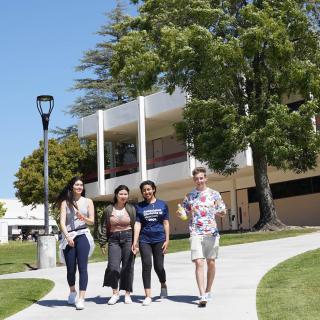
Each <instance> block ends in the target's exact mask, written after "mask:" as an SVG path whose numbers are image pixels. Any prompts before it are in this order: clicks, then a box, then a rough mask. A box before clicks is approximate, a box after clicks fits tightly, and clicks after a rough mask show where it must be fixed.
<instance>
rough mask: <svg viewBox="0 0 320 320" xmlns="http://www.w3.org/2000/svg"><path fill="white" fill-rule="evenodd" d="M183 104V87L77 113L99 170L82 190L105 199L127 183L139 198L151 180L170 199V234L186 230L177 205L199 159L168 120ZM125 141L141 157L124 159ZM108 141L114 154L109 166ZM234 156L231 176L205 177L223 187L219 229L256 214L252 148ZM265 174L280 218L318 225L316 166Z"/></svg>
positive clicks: (248, 222) (250, 222)
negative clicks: (236, 167)
mask: <svg viewBox="0 0 320 320" xmlns="http://www.w3.org/2000/svg"><path fill="white" fill-rule="evenodd" d="M288 102H289V103H291V102H293V103H292V106H293V107H296V104H299V101H294V100H293V101H288ZM185 104H186V96H185V94H184V93H183V92H180V91H175V92H174V93H173V94H172V95H169V94H167V93H164V92H159V93H156V94H152V95H149V96H146V97H139V98H138V99H137V100H134V101H132V102H129V103H126V104H123V105H120V106H118V107H115V108H112V109H108V110H99V111H97V112H96V114H93V115H90V116H87V117H84V118H82V119H80V121H79V124H78V129H79V130H78V134H79V138H84V139H96V140H97V156H98V157H97V158H98V163H97V172H96V173H92V174H91V175H88V177H87V178H86V185H85V187H86V192H87V196H89V197H91V198H92V199H94V200H100V201H101V200H110V199H112V197H113V190H114V189H115V188H116V187H117V186H118V185H119V184H125V185H127V186H128V187H129V189H130V190H131V192H130V195H131V196H132V197H133V198H139V199H141V197H140V191H139V184H140V182H141V181H143V180H146V179H150V180H153V181H154V182H155V183H156V185H157V197H158V198H160V199H163V200H165V201H167V203H168V206H169V209H170V213H171V232H172V233H185V232H187V227H186V224H185V223H184V222H182V221H180V220H179V219H177V217H176V216H175V211H176V207H177V204H178V203H179V202H181V200H182V198H183V197H184V195H185V194H186V193H187V192H188V191H190V190H191V189H192V187H193V182H192V179H191V172H192V170H193V168H194V167H195V166H198V165H202V164H201V163H200V162H199V161H197V160H196V159H194V158H193V157H190V156H189V155H188V154H187V153H186V151H185V146H184V145H183V144H182V143H181V142H178V141H177V139H176V136H175V130H174V127H173V124H174V123H175V122H178V121H180V120H181V118H182V110H183V107H184V106H185ZM124 143H125V144H127V146H128V147H130V146H131V149H132V150H134V146H136V158H137V159H138V162H133V161H134V160H132V161H131V162H129V163H128V162H127V163H125V162H121V152H123V148H122V149H121V148H120V149H121V150H120V151H119V147H121V144H124ZM105 145H108V147H109V151H110V152H111V154H112V156H111V159H110V161H109V162H110V166H108V167H106V165H105V163H106V162H105V155H104V150H105V148H104V146H105ZM122 146H123V145H122ZM119 159H120V160H119ZM236 162H237V164H238V165H239V170H238V171H237V172H236V173H235V174H233V175H231V176H229V177H224V176H221V175H218V174H216V173H214V172H211V171H209V175H208V178H209V183H208V185H209V186H210V187H212V188H214V189H216V190H218V191H220V192H221V193H222V196H223V198H224V200H225V202H226V204H227V206H228V208H229V215H227V216H226V217H225V218H223V219H220V220H219V221H218V222H219V227H220V229H222V230H229V229H234V230H236V229H250V228H252V227H253V226H254V224H255V223H256V222H257V220H258V217H259V205H258V203H257V199H256V197H255V193H254V187H255V183H254V178H253V167H252V156H251V151H250V149H248V150H246V151H245V152H243V153H240V154H239V155H238V156H237V159H236ZM269 180H270V183H271V185H272V189H273V193H274V198H275V204H276V208H277V211H278V215H279V217H280V219H282V221H283V222H284V223H286V224H289V225H320V214H319V213H318V212H319V209H318V208H319V207H320V194H319V193H320V170H319V168H317V169H316V170H314V171H309V172H307V173H304V174H299V175H297V174H294V173H290V172H282V171H278V170H276V169H275V168H272V167H270V168H269Z"/></svg>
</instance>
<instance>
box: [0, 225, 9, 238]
mask: <svg viewBox="0 0 320 320" xmlns="http://www.w3.org/2000/svg"><path fill="white" fill-rule="evenodd" d="M0 243H8V223H7V222H6V221H5V220H4V219H0Z"/></svg>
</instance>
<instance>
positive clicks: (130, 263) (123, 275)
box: [120, 232, 134, 295]
mask: <svg viewBox="0 0 320 320" xmlns="http://www.w3.org/2000/svg"><path fill="white" fill-rule="evenodd" d="M125 237H126V239H125V242H124V243H122V244H121V261H122V265H121V271H120V290H125V291H126V295H130V292H132V283H133V269H134V255H133V253H132V251H131V246H132V233H131V232H128V233H127V234H126V236H125Z"/></svg>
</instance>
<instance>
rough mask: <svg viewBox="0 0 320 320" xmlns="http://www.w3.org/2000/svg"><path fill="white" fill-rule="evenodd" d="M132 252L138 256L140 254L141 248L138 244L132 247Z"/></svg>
mask: <svg viewBox="0 0 320 320" xmlns="http://www.w3.org/2000/svg"><path fill="white" fill-rule="evenodd" d="M131 251H132V253H133V254H134V255H136V254H137V253H138V252H139V248H138V246H137V244H136V243H133V244H132V246H131Z"/></svg>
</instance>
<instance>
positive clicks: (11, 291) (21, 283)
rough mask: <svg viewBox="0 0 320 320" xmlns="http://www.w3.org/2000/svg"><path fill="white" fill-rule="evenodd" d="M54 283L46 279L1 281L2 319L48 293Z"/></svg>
mask: <svg viewBox="0 0 320 320" xmlns="http://www.w3.org/2000/svg"><path fill="white" fill-rule="evenodd" d="M53 286H54V283H53V282H52V281H50V280H45V279H9V280H1V281H0V301H1V308H0V319H5V318H7V317H9V316H10V315H13V314H15V313H16V312H18V311H20V310H22V309H25V308H26V307H28V306H29V305H31V304H33V303H35V302H37V301H38V300H39V299H40V298H41V297H43V296H44V295H45V294H47V293H48V292H49V291H50V290H51V289H52V288H53Z"/></svg>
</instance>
